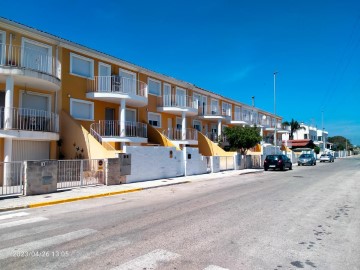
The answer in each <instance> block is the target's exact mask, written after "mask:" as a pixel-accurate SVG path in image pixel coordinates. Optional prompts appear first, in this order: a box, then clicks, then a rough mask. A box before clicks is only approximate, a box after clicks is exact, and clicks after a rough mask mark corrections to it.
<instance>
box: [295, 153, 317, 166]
mask: <svg viewBox="0 0 360 270" xmlns="http://www.w3.org/2000/svg"><path fill="white" fill-rule="evenodd" d="M298 165H299V166H301V165H316V158H315V157H314V155H312V154H301V155H300V157H299V159H298Z"/></svg>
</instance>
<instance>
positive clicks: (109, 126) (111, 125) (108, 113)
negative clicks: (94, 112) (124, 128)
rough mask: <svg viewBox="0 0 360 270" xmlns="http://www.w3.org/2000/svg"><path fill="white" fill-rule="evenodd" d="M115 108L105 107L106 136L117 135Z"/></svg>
mask: <svg viewBox="0 0 360 270" xmlns="http://www.w3.org/2000/svg"><path fill="white" fill-rule="evenodd" d="M114 120H115V109H113V108H105V136H116V130H117V129H118V128H117V127H118V125H117V124H115V121H114Z"/></svg>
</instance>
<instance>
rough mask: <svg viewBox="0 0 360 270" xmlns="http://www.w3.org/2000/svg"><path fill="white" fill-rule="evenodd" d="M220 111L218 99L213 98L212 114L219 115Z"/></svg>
mask: <svg viewBox="0 0 360 270" xmlns="http://www.w3.org/2000/svg"><path fill="white" fill-rule="evenodd" d="M218 113H219V101H218V100H216V99H212V100H211V114H212V115H217V114H218Z"/></svg>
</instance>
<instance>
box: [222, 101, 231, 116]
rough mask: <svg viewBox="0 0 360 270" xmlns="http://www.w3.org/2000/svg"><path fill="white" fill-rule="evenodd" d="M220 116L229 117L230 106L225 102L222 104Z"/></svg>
mask: <svg viewBox="0 0 360 270" xmlns="http://www.w3.org/2000/svg"><path fill="white" fill-rule="evenodd" d="M222 115H225V116H231V104H229V103H226V102H223V103H222Z"/></svg>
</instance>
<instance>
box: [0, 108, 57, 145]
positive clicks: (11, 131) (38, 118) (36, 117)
mask: <svg viewBox="0 0 360 270" xmlns="http://www.w3.org/2000/svg"><path fill="white" fill-rule="evenodd" d="M58 133H59V116H58V114H55V113H52V112H47V111H41V110H35V109H27V108H5V107H0V137H5V138H6V137H7V138H21V139H36V140H58V139H59V134H58Z"/></svg>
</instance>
